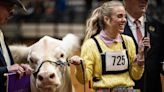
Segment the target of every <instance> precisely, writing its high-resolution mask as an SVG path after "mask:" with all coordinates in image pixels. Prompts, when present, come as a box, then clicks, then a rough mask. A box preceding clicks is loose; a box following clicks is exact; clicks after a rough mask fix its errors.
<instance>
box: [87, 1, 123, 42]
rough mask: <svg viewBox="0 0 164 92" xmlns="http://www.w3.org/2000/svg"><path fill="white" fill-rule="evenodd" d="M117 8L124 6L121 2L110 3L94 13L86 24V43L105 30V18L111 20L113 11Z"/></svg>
mask: <svg viewBox="0 0 164 92" xmlns="http://www.w3.org/2000/svg"><path fill="white" fill-rule="evenodd" d="M116 6H123V4H122V3H121V2H120V1H108V2H105V3H103V4H102V5H101V6H99V7H97V8H96V9H95V10H94V11H93V12H92V14H91V16H90V17H89V18H88V20H87V23H86V36H85V39H84V41H86V40H87V39H89V38H91V37H92V36H95V35H96V34H98V33H100V31H101V30H102V29H104V26H105V25H104V20H103V16H108V17H109V18H110V17H111V15H112V10H113V8H114V7H116Z"/></svg>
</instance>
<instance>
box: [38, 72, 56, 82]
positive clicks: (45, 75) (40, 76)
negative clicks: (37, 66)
mask: <svg viewBox="0 0 164 92" xmlns="http://www.w3.org/2000/svg"><path fill="white" fill-rule="evenodd" d="M37 78H38V80H39V81H51V80H53V79H55V73H47V72H45V73H39V74H38V75H37Z"/></svg>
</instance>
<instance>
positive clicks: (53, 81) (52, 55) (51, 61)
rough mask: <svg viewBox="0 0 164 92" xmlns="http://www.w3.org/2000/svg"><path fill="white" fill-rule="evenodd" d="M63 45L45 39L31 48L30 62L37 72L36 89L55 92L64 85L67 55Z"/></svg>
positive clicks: (54, 40)
mask: <svg viewBox="0 0 164 92" xmlns="http://www.w3.org/2000/svg"><path fill="white" fill-rule="evenodd" d="M61 43H62V41H60V40H56V39H52V38H50V37H45V38H42V39H41V40H40V41H38V42H37V43H35V44H34V45H32V46H31V51H30V53H29V55H28V61H29V63H30V65H31V67H32V68H33V69H34V70H35V73H34V78H35V80H36V87H37V88H39V89H40V90H44V92H46V91H49V92H50V91H52V90H53V91H54V90H56V88H58V87H60V85H62V82H63V81H62V80H63V76H64V73H65V68H66V65H64V64H66V62H67V61H66V59H67V55H66V52H65V49H64V48H63V46H61Z"/></svg>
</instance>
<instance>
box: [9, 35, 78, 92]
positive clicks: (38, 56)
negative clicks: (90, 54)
mask: <svg viewBox="0 0 164 92" xmlns="http://www.w3.org/2000/svg"><path fill="white" fill-rule="evenodd" d="M10 49H11V52H12V54H13V57H14V60H15V61H16V62H19V63H21V62H22V61H27V57H28V60H30V59H32V60H33V63H31V62H30V64H32V65H31V66H32V67H33V68H34V69H37V67H38V65H39V64H40V63H41V62H43V61H45V60H50V61H53V62H56V61H57V60H61V61H63V62H65V61H66V59H67V58H68V57H70V56H72V55H73V54H74V52H76V51H77V50H79V49H80V39H79V38H78V37H77V36H75V35H73V34H68V35H66V36H65V37H64V38H63V39H62V40H58V39H55V38H52V37H49V36H44V37H43V38H41V39H40V40H39V41H38V42H36V43H34V44H33V45H31V46H29V47H27V46H21V45H15V46H11V47H10ZM61 55H64V56H63V57H60V56H61ZM20 61H21V62H20ZM34 61H35V62H34ZM48 65H49V64H48V63H47V64H43V69H42V68H41V69H40V71H39V73H38V74H42V75H43V76H44V75H46V74H49V73H50V72H54V73H55V74H56V77H58V78H55V79H53V80H54V81H60V82H61V83H59V87H58V88H57V89H55V88H54V90H53V91H48V92H74V88H73V85H72V83H71V78H70V69H69V67H68V66H66V69H65V71H64V73H63V74H64V76H63V78H62V79H61V76H62V75H59V74H62V73H60V72H61V71H60V70H59V69H58V70H55V71H53V70H52V69H55V67H54V68H53V66H49V67H47V66H48ZM44 67H45V68H46V69H44ZM56 72H58V73H56ZM56 79H57V80H56ZM37 83H40V81H39V82H38V81H36V79H35V78H34V77H33V75H31V89H32V92H46V91H45V90H39V89H38V88H37ZM41 84H42V83H41Z"/></svg>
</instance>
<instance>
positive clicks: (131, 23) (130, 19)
mask: <svg viewBox="0 0 164 92" xmlns="http://www.w3.org/2000/svg"><path fill="white" fill-rule="evenodd" d="M138 20H139V21H140V22H141V26H140V29H141V33H142V36H143V37H144V36H145V27H144V26H145V23H144V22H145V17H144V16H142V17H140V18H139V19H138ZM134 21H135V19H134V18H133V17H132V16H131V15H130V14H128V13H127V22H128V25H129V27H130V29H131V30H132V33H133V36H134V38H135V40H136V42H138V39H137V32H136V24H135V23H134Z"/></svg>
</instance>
